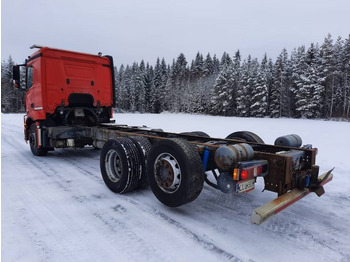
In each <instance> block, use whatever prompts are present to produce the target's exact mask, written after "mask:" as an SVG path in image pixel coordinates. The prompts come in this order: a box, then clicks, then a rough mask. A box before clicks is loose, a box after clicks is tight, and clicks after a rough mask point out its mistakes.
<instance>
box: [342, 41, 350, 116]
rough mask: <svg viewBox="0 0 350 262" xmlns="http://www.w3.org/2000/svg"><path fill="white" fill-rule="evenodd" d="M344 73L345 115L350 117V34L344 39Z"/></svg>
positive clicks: (343, 103)
mask: <svg viewBox="0 0 350 262" xmlns="http://www.w3.org/2000/svg"><path fill="white" fill-rule="evenodd" d="M342 75H343V92H342V97H343V102H342V105H343V110H342V111H343V113H342V115H343V117H345V118H347V119H349V118H350V35H349V37H348V38H347V39H346V40H345V41H344V47H343V55H342Z"/></svg>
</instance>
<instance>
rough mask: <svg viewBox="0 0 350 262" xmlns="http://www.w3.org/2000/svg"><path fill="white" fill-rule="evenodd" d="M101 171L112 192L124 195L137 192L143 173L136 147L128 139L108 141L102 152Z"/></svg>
mask: <svg viewBox="0 0 350 262" xmlns="http://www.w3.org/2000/svg"><path fill="white" fill-rule="evenodd" d="M100 169H101V174H102V178H103V181H104V182H105V184H106V186H107V187H108V188H109V189H110V190H111V191H113V192H115V193H120V194H122V193H127V192H131V191H133V190H135V189H136V188H137V185H138V182H139V179H140V176H141V171H142V162H141V159H140V157H139V153H138V150H137V148H136V145H135V144H134V143H133V142H132V141H131V140H130V139H128V138H119V139H110V140H108V141H107V142H106V143H105V144H104V145H103V148H102V150H101V156H100Z"/></svg>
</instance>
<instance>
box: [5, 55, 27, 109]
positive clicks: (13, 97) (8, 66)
mask: <svg viewBox="0 0 350 262" xmlns="http://www.w3.org/2000/svg"><path fill="white" fill-rule="evenodd" d="M14 64H15V63H14V61H13V60H12V57H11V56H9V58H8V59H7V61H6V62H5V61H2V62H1V112H3V113H18V112H24V94H25V92H24V91H23V90H22V89H16V88H15V87H14V86H13V84H12V68H13V66H14ZM24 79H25V71H24V70H21V80H22V81H21V87H23V88H24V87H25V83H24Z"/></svg>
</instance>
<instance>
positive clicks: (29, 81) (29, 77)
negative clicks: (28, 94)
mask: <svg viewBox="0 0 350 262" xmlns="http://www.w3.org/2000/svg"><path fill="white" fill-rule="evenodd" d="M32 85H33V67H32V66H30V67H27V89H29V88H31V87H32Z"/></svg>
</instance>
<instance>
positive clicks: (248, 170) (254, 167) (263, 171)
mask: <svg viewBox="0 0 350 262" xmlns="http://www.w3.org/2000/svg"><path fill="white" fill-rule="evenodd" d="M267 173H268V162H267V161H266V160H253V161H246V162H239V163H237V165H236V168H235V169H234V170H233V180H236V181H238V180H246V179H253V178H255V177H257V176H265V175H267Z"/></svg>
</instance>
